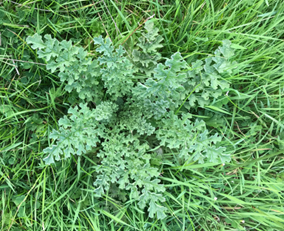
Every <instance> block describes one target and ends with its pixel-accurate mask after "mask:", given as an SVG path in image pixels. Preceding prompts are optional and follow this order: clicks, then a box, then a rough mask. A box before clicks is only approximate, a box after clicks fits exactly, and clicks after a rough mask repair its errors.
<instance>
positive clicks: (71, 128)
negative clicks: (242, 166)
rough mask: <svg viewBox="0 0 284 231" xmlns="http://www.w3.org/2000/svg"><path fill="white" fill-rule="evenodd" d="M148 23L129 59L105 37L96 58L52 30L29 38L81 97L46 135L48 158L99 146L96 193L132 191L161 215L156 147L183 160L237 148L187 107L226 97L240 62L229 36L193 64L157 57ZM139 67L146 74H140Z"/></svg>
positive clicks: (219, 158) (215, 156)
mask: <svg viewBox="0 0 284 231" xmlns="http://www.w3.org/2000/svg"><path fill="white" fill-rule="evenodd" d="M146 30H147V31H148V32H147V33H146V34H143V37H141V39H140V40H139V44H138V46H139V48H138V49H137V50H135V51H133V53H132V55H133V56H132V57H133V58H132V59H129V58H128V57H127V56H126V55H125V53H126V51H125V49H124V48H123V47H122V46H119V47H118V48H117V49H115V48H114V46H113V45H112V43H111V40H110V39H109V38H107V39H103V38H102V37H101V36H100V37H97V38H94V44H95V45H98V47H97V49H96V51H97V52H98V54H100V57H99V58H97V59H93V58H92V57H89V56H88V53H87V52H86V51H84V49H83V48H81V47H75V46H73V45H72V43H71V41H69V42H68V41H65V40H64V41H62V42H59V41H58V40H56V39H53V38H52V37H51V36H50V35H45V36H44V38H42V36H40V35H38V34H35V35H34V36H32V37H28V38H27V42H28V43H29V44H32V48H33V49H37V50H38V53H37V54H38V57H39V58H43V59H45V60H46V62H47V65H46V68H47V69H48V70H50V71H51V72H52V73H53V72H57V73H58V76H59V77H60V80H61V81H62V82H65V84H66V85H65V89H66V91H68V92H72V91H76V92H77V93H78V95H79V98H80V100H81V103H79V105H76V106H75V107H70V108H69V110H68V115H65V116H64V117H63V118H61V119H60V120H59V121H58V124H59V129H58V130H53V131H52V132H51V134H50V135H49V138H50V139H52V141H53V145H51V146H50V147H47V148H45V149H44V150H43V152H44V153H45V154H47V157H46V158H44V161H45V163H46V164H52V163H55V161H59V160H62V159H66V158H69V157H70V156H71V155H83V154H86V153H87V152H89V151H92V150H93V148H96V147H97V148H98V150H99V151H97V152H95V151H94V153H95V154H96V155H97V157H98V158H99V161H98V162H97V166H95V168H96V173H97V176H96V179H95V182H94V186H95V188H96V189H95V194H96V195H97V196H102V195H103V194H105V193H107V192H108V191H109V190H110V189H111V188H112V187H119V189H120V190H126V191H128V192H129V194H128V195H129V200H132V201H139V202H138V204H139V207H140V208H141V209H144V208H146V207H147V208H148V212H149V217H151V218H153V217H154V216H155V215H156V216H157V218H158V219H162V218H164V217H165V212H166V208H165V207H163V206H161V204H162V202H163V201H164V200H165V198H164V196H163V192H164V191H165V187H164V186H163V184H162V183H161V182H160V180H159V175H160V173H161V169H160V168H161V166H157V165H152V160H153V158H154V157H155V155H156V152H157V150H158V152H159V153H160V154H162V155H163V154H165V153H177V155H176V159H177V161H178V162H179V164H180V163H181V164H184V163H187V162H190V161H197V162H198V163H204V162H213V163H225V162H229V161H230V155H231V154H232V153H231V152H230V151H227V152H226V148H225V147H222V146H220V141H221V139H222V138H221V136H220V135H219V134H217V133H216V134H213V135H212V134H210V132H209V131H208V130H207V128H206V124H205V122H204V121H202V120H199V119H192V117H191V114H190V113H188V111H189V112H191V111H192V110H196V109H198V108H204V107H205V106H206V105H209V104H210V102H213V101H215V100H218V99H219V98H220V97H221V96H222V94H223V93H224V92H225V91H226V89H227V88H229V84H228V83H227V82H226V81H225V80H224V78H223V77H224V76H225V75H228V74H230V73H231V72H232V70H233V67H234V65H235V63H233V62H231V61H230V58H231V57H233V55H234V52H233V49H232V48H231V43H230V41H228V40H225V41H223V45H222V46H220V47H219V48H218V49H217V50H216V52H215V55H214V56H212V57H208V58H207V59H205V62H203V61H201V60H196V61H195V62H193V63H192V64H191V65H189V64H188V63H187V62H186V61H185V60H183V58H182V56H181V54H180V53H178V52H177V53H175V54H173V55H172V56H171V58H169V59H166V61H165V62H164V63H162V62H160V63H158V61H159V60H161V55H160V54H159V53H158V51H157V48H160V47H162V45H161V44H160V42H161V41H162V38H161V37H160V36H159V35H158V31H157V29H155V28H154V26H153V23H152V22H148V23H147V24H146ZM137 74H139V76H141V75H144V76H145V78H142V79H143V81H142V80H141V81H140V79H139V78H137ZM90 102H92V104H90ZM180 109H182V110H180ZM170 161H172V162H174V160H170Z"/></svg>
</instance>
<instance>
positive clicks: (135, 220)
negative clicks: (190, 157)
mask: <svg viewBox="0 0 284 231" xmlns="http://www.w3.org/2000/svg"><path fill="white" fill-rule="evenodd" d="M0 4H1V5H0V16H1V17H0V32H1V36H0V37H1V45H0V73H1V75H0V100H1V101H0V121H1V123H0V194H1V200H0V211H1V213H0V216H1V219H0V220H1V221H0V227H1V230H15V231H16V230H96V231H97V230H151V231H152V230H153V231H154V230H169V231H172V230H184V231H185V230H187V231H189V230H265V231H273V230H283V229H284V204H283V189H284V171H283V164H284V163H283V162H284V159H283V157H284V156H283V150H284V123H283V116H284V112H283V108H282V106H283V103H284V100H283V93H284V79H283V70H284V69H283V59H284V56H283V51H284V43H283V39H284V36H283V33H284V31H283V23H284V4H283V1H280V0H274V1H269V0H260V1H259V0H247V1H237V0H231V1H224V0H220V1H213V0H192V1H178V0H177V1H167V0H163V1H154V0H153V1H148V0H147V1H115V0H113V1H111V0H103V1H60V0H58V1H54V0H51V1H30V0H27V1H17V2H13V1H3V2H1V3H0ZM151 16H153V20H154V21H155V24H156V25H157V26H158V27H159V30H160V33H161V35H162V36H163V38H164V44H163V45H164V48H163V50H162V51H161V52H162V54H163V56H166V57H169V56H170V55H171V54H172V53H174V52H176V51H180V52H181V53H182V55H183V57H185V59H186V60H187V61H188V62H191V61H192V60H194V59H196V58H199V59H203V58H206V57H207V56H208V55H210V54H213V51H214V50H215V49H216V47H217V46H218V45H220V42H221V41H222V40H223V39H229V40H231V41H232V42H233V43H234V44H236V45H235V48H237V58H236V61H238V63H239V65H240V66H245V67H246V69H245V70H246V71H245V72H243V73H241V74H239V75H236V76H231V77H230V78H229V79H227V81H229V82H230V83H231V84H232V87H233V88H232V90H230V91H229V92H228V100H229V103H228V104H227V105H226V107H225V108H223V110H225V111H227V112H229V113H228V114H224V113H222V112H216V111H214V110H212V109H210V108H208V110H206V112H205V114H204V115H205V116H206V115H210V113H213V112H214V113H215V114H216V116H217V119H215V120H212V123H213V124H214V125H215V127H216V129H218V130H219V132H221V133H222V134H223V135H224V139H225V142H226V144H228V143H230V144H231V145H232V147H233V148H234V149H235V154H234V156H233V160H232V162H231V163H230V164H226V165H224V166H223V165H212V164H203V165H198V164H197V163H189V164H187V165H183V166H175V167H170V166H168V165H166V164H165V165H164V167H163V175H162V176H161V180H162V181H163V183H164V184H165V186H166V187H167V192H166V202H165V203H164V206H166V207H167V208H168V213H167V215H168V217H167V218H165V219H164V220H155V219H149V218H148V216H147V213H146V211H141V210H140V209H139V207H138V206H136V204H135V203H121V202H119V201H117V200H114V199H112V198H111V197H110V196H108V195H105V197H104V198H103V199H98V198H96V197H94V195H93V190H94V187H93V186H92V184H93V181H94V167H93V166H94V165H96V163H95V162H94V161H93V159H92V156H88V155H87V156H84V157H73V158H72V160H70V161H62V162H59V163H57V164H55V165H52V166H45V165H44V163H43V161H42V158H43V157H44V155H43V153H42V149H43V148H44V147H46V146H47V145H48V144H49V140H48V139H47V137H48V134H49V132H50V131H51V129H52V128H54V127H56V122H57V121H58V120H59V118H61V117H62V116H63V115H64V114H66V111H67V109H68V107H69V106H68V98H69V97H72V96H70V95H68V94H67V93H66V92H65V91H64V90H61V89H63V87H62V84H61V83H60V81H59V79H58V77H57V76H56V75H54V74H51V73H49V72H48V71H46V69H45V64H44V63H43V61H42V60H38V59H37V56H36V54H35V51H33V50H32V49H31V48H30V47H29V46H28V45H27V44H26V42H25V39H26V37H27V36H29V35H33V34H34V33H40V34H42V35H44V34H52V35H53V36H54V37H56V38H57V39H59V40H63V39H68V40H70V39H71V40H72V41H73V43H75V44H77V45H80V46H83V47H84V48H85V49H86V50H88V52H90V53H92V52H93V45H92V43H91V41H92V38H93V37H95V36H98V35H103V37H106V36H109V37H110V38H111V40H112V41H113V43H114V44H116V45H118V44H122V43H123V46H124V47H125V48H126V49H127V50H131V49H132V48H133V46H134V45H135V42H136V41H137V38H138V37H139V36H140V31H141V30H140V29H141V27H139V23H142V22H143V21H144V20H145V19H147V18H149V17H151ZM137 28H138V29H137ZM234 89H236V90H238V92H239V93H238V92H237V91H235V90H234ZM204 115H201V116H204ZM218 116H219V117H218ZM218 118H219V119H220V118H223V120H224V124H222V125H220V124H219V125H218V120H219V119H218Z"/></svg>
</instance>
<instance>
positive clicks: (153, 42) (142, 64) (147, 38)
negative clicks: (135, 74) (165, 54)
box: [132, 20, 163, 76]
mask: <svg viewBox="0 0 284 231" xmlns="http://www.w3.org/2000/svg"><path fill="white" fill-rule="evenodd" d="M145 29H146V30H147V33H142V36H141V37H140V38H139V39H138V40H139V42H138V43H137V46H138V47H139V49H135V50H133V52H132V56H133V61H134V63H135V66H136V67H137V68H138V70H139V71H141V72H143V73H145V74H146V75H147V76H151V74H153V73H154V69H155V68H156V66H157V63H158V61H159V60H160V59H161V58H162V56H161V54H160V53H159V52H158V49H159V48H161V47H163V45H162V44H161V42H162V41H163V38H162V36H160V35H159V33H158V32H159V30H158V28H155V27H154V23H153V21H151V20H150V21H147V22H146V23H145Z"/></svg>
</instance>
